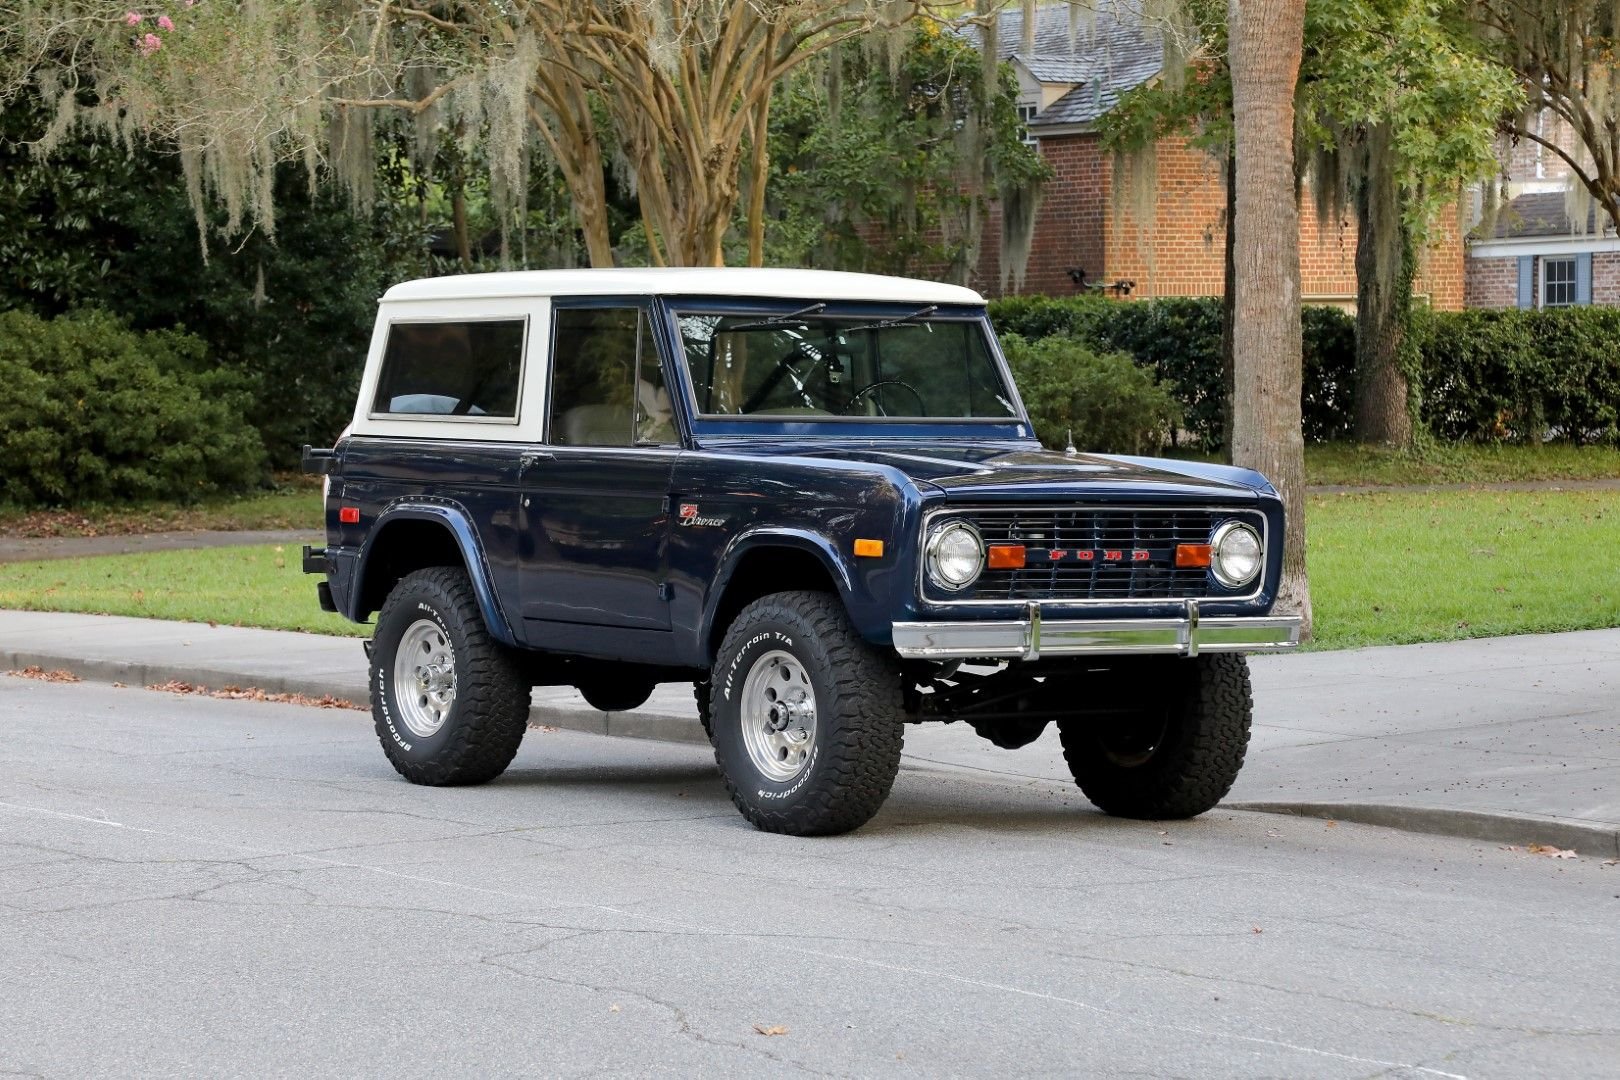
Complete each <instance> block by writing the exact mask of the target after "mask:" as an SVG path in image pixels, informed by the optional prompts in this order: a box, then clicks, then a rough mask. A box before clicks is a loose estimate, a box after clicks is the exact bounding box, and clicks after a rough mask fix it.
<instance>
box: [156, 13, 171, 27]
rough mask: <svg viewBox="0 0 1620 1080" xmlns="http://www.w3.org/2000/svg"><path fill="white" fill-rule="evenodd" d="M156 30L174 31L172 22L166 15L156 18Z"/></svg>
mask: <svg viewBox="0 0 1620 1080" xmlns="http://www.w3.org/2000/svg"><path fill="white" fill-rule="evenodd" d="M158 29H159V30H173V29H174V20H173V19H171V18H169V17H168V16H167V15H159V16H158Z"/></svg>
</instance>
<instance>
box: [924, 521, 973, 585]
mask: <svg viewBox="0 0 1620 1080" xmlns="http://www.w3.org/2000/svg"><path fill="white" fill-rule="evenodd" d="M982 569H984V542H983V541H982V540H980V539H979V530H977V529H975V528H974V527H973V526H971V525H969V524H967V523H966V522H962V521H953V522H951V523H950V524H948V525H942V526H940V527H939V528H938V529H935V530H934V533H933V535H932V536H930V537H929V538H928V577H929V579H930V580H931V581H933V582H934V584H936V585H938V586H940V587H941V588H945V589H965V588H967V587H968V586H969V585H971V584H973V582H974V581H975V580H976V579H977V578H978V576H979V571H980V570H982Z"/></svg>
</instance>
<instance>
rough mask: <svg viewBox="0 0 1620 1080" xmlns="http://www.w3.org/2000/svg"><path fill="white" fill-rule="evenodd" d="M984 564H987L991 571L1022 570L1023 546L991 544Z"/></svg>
mask: <svg viewBox="0 0 1620 1080" xmlns="http://www.w3.org/2000/svg"><path fill="white" fill-rule="evenodd" d="M986 562H988V563H989V566H990V569H992V570H1022V569H1023V568H1024V545H1023V544H991V545H990V550H989V552H988V553H987V557H986Z"/></svg>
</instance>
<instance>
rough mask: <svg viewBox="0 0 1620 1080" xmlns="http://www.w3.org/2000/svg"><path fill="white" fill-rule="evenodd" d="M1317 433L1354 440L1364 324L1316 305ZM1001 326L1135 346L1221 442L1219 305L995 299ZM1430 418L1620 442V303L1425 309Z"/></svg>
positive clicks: (1308, 323) (1308, 375) (1312, 343)
mask: <svg viewBox="0 0 1620 1080" xmlns="http://www.w3.org/2000/svg"><path fill="white" fill-rule="evenodd" d="M1303 314H1304V367H1305V370H1304V397H1303V401H1302V403H1301V404H1302V407H1303V413H1304V426H1305V438H1306V439H1307V440H1309V441H1311V442H1332V441H1336V440H1341V439H1346V438H1349V436H1350V431H1351V403H1352V398H1353V395H1354V392H1355V340H1356V335H1355V319H1354V318H1353V317H1352V316H1350V315H1349V314H1347V313H1346V312H1344V311H1342V310H1340V309H1338V308H1331V307H1307V308H1305V309H1304V313H1303ZM990 318H991V321H992V322H993V323H994V324H995V326H996V330H997V332H998V333H1000V334H1017V335H1019V336H1021V337H1024V338H1040V337H1046V336H1049V335H1056V336H1065V337H1072V338H1074V339H1076V340H1077V341H1079V342H1080V343H1082V344H1083V345H1085V346H1086V347H1088V348H1090V349H1092V350H1094V351H1097V352H1114V351H1119V352H1125V353H1129V354H1130V355H1131V357H1132V358H1133V359H1135V361H1136V362H1137V363H1138V364H1140V365H1142V366H1143V367H1145V368H1147V369H1148V370H1150V371H1152V372H1153V374H1154V376H1155V377H1156V378H1157V379H1158V380H1159V381H1160V382H1162V383H1163V384H1164V385H1165V386H1167V387H1168V388H1169V389H1170V391H1171V392H1172V394H1173V396H1174V398H1175V400H1176V401H1177V402H1179V403H1180V405H1181V409H1182V424H1181V426H1182V430H1183V431H1185V432H1186V433H1188V434H1189V435H1190V436H1191V437H1192V439H1193V440H1194V441H1195V442H1196V443H1198V444H1199V445H1201V446H1202V447H1204V448H1206V449H1212V448H1214V447H1217V446H1219V445H1220V444H1221V442H1222V436H1223V422H1222V412H1223V409H1222V404H1223V401H1224V397H1225V392H1224V389H1223V386H1222V378H1221V303H1220V300H1219V299H1217V298H1193V297H1188V298H1175V299H1162V300H1148V301H1140V302H1135V303H1121V302H1119V301H1115V300H1104V299H1101V298H1097V297H1086V296H1081V297H1044V296H1016V297H1008V298H1006V299H1002V300H995V301H992V302H991V304H990ZM1413 338H1414V344H1415V345H1416V346H1417V349H1418V353H1419V357H1420V360H1419V362H1420V365H1421V372H1422V374H1421V376H1420V380H1419V381H1420V386H1419V392H1420V394H1419V397H1420V400H1421V402H1422V404H1421V405H1420V407H1419V420H1420V421H1421V423H1422V424H1423V425H1424V426H1425V427H1426V428H1427V429H1428V430H1429V431H1430V432H1431V433H1432V434H1434V435H1435V436H1436V437H1438V438H1440V439H1444V440H1449V441H1470V442H1491V441H1537V440H1540V439H1543V438H1546V437H1549V436H1552V437H1557V438H1562V439H1566V440H1569V441H1573V442H1582V443H1585V442H1611V443H1612V442H1617V441H1620V432H1617V427H1620V422H1617V410H1620V309H1616V308H1606V307H1578V308H1555V309H1548V310H1540V311H1535V310H1529V311H1519V310H1508V311H1461V312H1429V311H1426V310H1423V309H1419V310H1418V311H1417V312H1416V313H1415V315H1414V325H1413Z"/></svg>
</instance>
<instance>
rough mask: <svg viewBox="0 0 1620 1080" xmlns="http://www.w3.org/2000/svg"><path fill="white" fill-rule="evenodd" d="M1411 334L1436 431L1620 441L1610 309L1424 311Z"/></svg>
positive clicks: (1424, 409) (1616, 332) (1427, 419)
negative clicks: (1420, 364) (1419, 356)
mask: <svg viewBox="0 0 1620 1080" xmlns="http://www.w3.org/2000/svg"><path fill="white" fill-rule="evenodd" d="M1413 333H1414V336H1415V337H1416V338H1417V343H1418V349H1419V351H1420V353H1421V355H1422V372H1423V374H1422V379H1421V381H1422V387H1421V389H1422V406H1421V418H1422V420H1423V422H1424V424H1425V425H1426V426H1427V427H1428V428H1429V430H1430V431H1432V432H1433V433H1434V434H1435V435H1436V436H1438V437H1439V438H1442V439H1450V440H1467V441H1474V442H1490V441H1517V442H1540V441H1542V440H1543V439H1545V438H1547V437H1548V436H1554V437H1558V438H1562V439H1567V440H1569V441H1571V442H1576V443H1588V442H1610V443H1613V442H1617V441H1620V417H1617V410H1620V310H1617V309H1615V308H1610V307H1569V308H1544V309H1541V310H1518V309H1509V310H1505V311H1477V310H1476V311H1452V312H1425V313H1422V314H1421V315H1420V316H1419V318H1418V319H1417V320H1416V323H1415V325H1414V327H1413Z"/></svg>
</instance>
